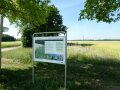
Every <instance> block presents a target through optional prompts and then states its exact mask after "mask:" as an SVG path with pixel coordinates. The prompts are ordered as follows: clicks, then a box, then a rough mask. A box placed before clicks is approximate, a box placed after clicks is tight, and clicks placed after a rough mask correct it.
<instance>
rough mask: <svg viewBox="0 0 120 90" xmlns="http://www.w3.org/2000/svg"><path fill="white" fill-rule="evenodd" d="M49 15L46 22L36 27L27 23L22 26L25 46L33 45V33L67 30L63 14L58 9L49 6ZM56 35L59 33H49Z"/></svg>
mask: <svg viewBox="0 0 120 90" xmlns="http://www.w3.org/2000/svg"><path fill="white" fill-rule="evenodd" d="M49 10H50V12H49V15H48V17H47V18H46V20H45V23H44V24H38V25H36V26H35V27H32V26H31V25H30V27H28V25H25V26H24V27H23V28H22V30H21V31H22V44H23V47H32V35H33V33H39V32H57V31H66V30H67V27H66V26H64V25H63V21H62V16H61V15H60V14H59V11H58V9H57V8H56V7H55V6H54V5H51V6H49ZM51 35H52V36H54V35H57V34H47V36H51Z"/></svg>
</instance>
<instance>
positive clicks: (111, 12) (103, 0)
mask: <svg viewBox="0 0 120 90" xmlns="http://www.w3.org/2000/svg"><path fill="white" fill-rule="evenodd" d="M119 10H120V0H86V2H85V6H84V9H83V10H81V12H80V17H79V20H82V19H88V20H94V19H96V20H97V21H98V22H99V21H103V22H107V23H111V22H116V21H118V20H119V19H120V11H119Z"/></svg>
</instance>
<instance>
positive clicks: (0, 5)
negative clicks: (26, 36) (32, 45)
mask: <svg viewBox="0 0 120 90" xmlns="http://www.w3.org/2000/svg"><path fill="white" fill-rule="evenodd" d="M49 2H50V0H0V68H1V36H2V29H3V17H7V18H8V19H9V21H10V23H11V24H15V25H16V26H19V27H23V26H25V25H26V24H28V23H31V25H32V27H34V26H36V25H38V24H43V23H45V19H46V17H47V16H48V13H49V9H48V3H49ZM1 15H2V16H1Z"/></svg>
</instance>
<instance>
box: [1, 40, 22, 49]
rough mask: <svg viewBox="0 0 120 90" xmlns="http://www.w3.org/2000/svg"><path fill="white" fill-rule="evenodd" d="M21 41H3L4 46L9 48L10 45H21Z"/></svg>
mask: <svg viewBox="0 0 120 90" xmlns="http://www.w3.org/2000/svg"><path fill="white" fill-rule="evenodd" d="M21 44H22V43H21V41H15V42H2V48H9V47H16V46H21Z"/></svg>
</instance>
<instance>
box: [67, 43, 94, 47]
mask: <svg viewBox="0 0 120 90" xmlns="http://www.w3.org/2000/svg"><path fill="white" fill-rule="evenodd" d="M67 45H68V46H82V47H86V46H93V45H95V44H87V43H83V44H79V43H67Z"/></svg>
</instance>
